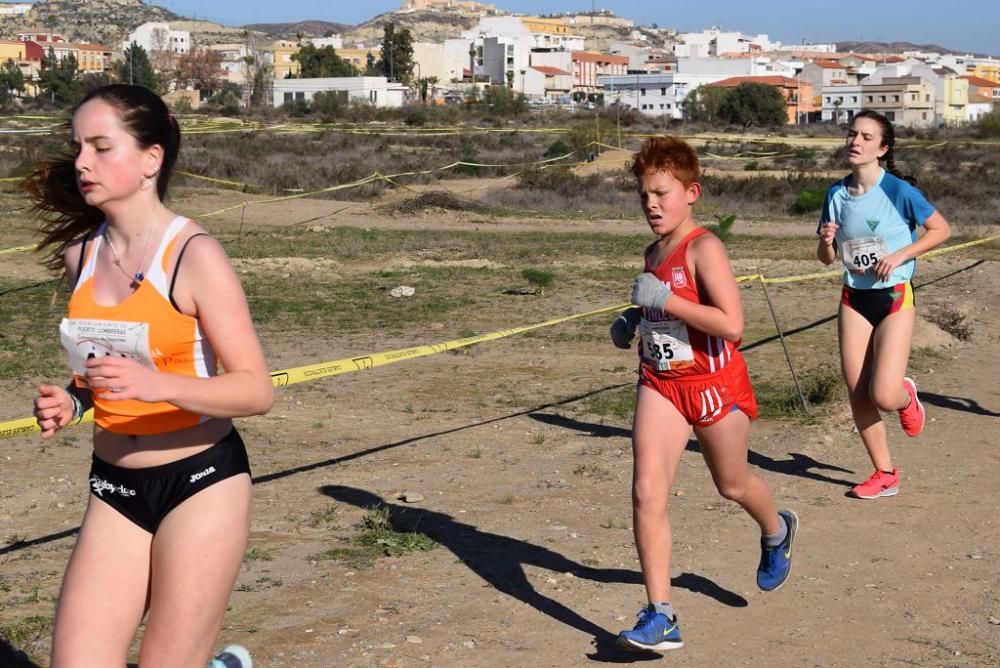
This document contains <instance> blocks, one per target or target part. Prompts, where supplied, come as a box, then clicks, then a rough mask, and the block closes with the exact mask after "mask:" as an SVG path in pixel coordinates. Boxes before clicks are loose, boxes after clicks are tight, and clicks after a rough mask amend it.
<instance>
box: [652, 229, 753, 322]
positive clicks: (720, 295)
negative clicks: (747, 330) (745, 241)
mask: <svg viewBox="0 0 1000 668" xmlns="http://www.w3.org/2000/svg"><path fill="white" fill-rule="evenodd" d="M688 256H689V258H690V262H691V266H692V268H693V269H694V272H693V273H694V277H695V281H696V283H697V284H698V288H699V292H700V293H701V295H702V300H703V302H704V303H702V304H695V303H694V302H690V301H688V300H686V299H680V298H671V299H668V300H667V303H666V308H665V309H664V310H665V311H666V312H667V313H669V314H670V315H673V316H675V317H677V318H680V319H681V320H683V321H684V322H686V323H687V324H688V325H690V326H692V327H694V328H695V329H699V330H701V331H703V332H705V333H706V334H712V335H714V336H721V337H722V338H724V339H726V340H728V341H737V340H739V339H740V338H741V337H742V336H743V301H742V299H740V290H739V286H738V285H737V284H736V277H735V276H733V269H732V267H730V266H729V258H728V256H727V255H726V247H725V246H723V245H722V242H721V241H719V239H718V237H715V236H712V235H707V234H706V235H704V236H702V237H701V238H699V239H697V240H696V241H695V242H693V243H692V244H691V247H690V250H689V251H688Z"/></svg>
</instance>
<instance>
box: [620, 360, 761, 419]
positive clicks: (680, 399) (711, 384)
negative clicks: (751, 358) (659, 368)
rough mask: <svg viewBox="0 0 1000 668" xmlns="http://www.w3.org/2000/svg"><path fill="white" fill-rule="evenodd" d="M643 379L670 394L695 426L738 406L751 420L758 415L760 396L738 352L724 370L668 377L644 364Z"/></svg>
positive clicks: (667, 395) (721, 416) (720, 416)
mask: <svg viewBox="0 0 1000 668" xmlns="http://www.w3.org/2000/svg"><path fill="white" fill-rule="evenodd" d="M639 383H640V384H642V385H645V386H647V387H649V388H650V389H653V390H656V391H657V392H659V393H660V394H662V395H663V396H664V397H666V399H667V400H668V401H670V403H672V404H673V405H674V406H676V407H677V410H678V411H680V413H681V415H683V416H684V418H685V419H686V420H687V421H688V424H690V425H692V426H695V427H707V426H709V425H713V424H715V423H716V422H718V421H719V420H721V419H722V418H724V417H726V416H727V415H729V413H731V412H732V411H735V410H739V411H743V412H744V413H746V415H747V417H749V418H750V419H751V420H756V419H757V398H756V397H754V394H753V386H752V385H751V384H750V374H749V373H748V372H747V365H746V362H745V361H744V360H743V356H742V355H740V354H739V353H738V352H737V353H734V354H733V359H732V361H731V362H730V363H729V364H727V365H726V366H725V368H723V369H722V370H721V371H717V372H716V373H711V374H703V375H698V376H672V377H667V378H664V377H663V376H661V375H660V374H658V373H657V372H656V371H654V370H653V369H651V368H650V367H648V366H647V365H645V364H641V365H640V366H639Z"/></svg>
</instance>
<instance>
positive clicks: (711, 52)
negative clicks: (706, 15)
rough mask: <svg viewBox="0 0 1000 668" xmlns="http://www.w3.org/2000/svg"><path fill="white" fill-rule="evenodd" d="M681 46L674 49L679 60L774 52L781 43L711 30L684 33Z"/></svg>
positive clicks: (754, 36) (763, 36) (680, 39)
mask: <svg viewBox="0 0 1000 668" xmlns="http://www.w3.org/2000/svg"><path fill="white" fill-rule="evenodd" d="M678 40H679V42H680V43H679V44H677V46H676V47H675V48H674V53H675V54H676V55H677V57H678V58H709V57H713V56H721V55H722V54H724V53H754V52H758V51H773V50H775V47H777V46H780V43H778V42H775V43H772V42H771V40H770V39H768V36H767V35H744V34H743V33H740V32H723V31H722V30H720V29H719V28H709V29H708V30H702V31H701V32H684V33H681V34H680V35H678Z"/></svg>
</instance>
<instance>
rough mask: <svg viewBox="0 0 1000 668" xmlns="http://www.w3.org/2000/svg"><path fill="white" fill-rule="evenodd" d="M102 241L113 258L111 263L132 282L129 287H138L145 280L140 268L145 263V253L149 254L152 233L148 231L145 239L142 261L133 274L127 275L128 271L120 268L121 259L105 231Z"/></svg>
mask: <svg viewBox="0 0 1000 668" xmlns="http://www.w3.org/2000/svg"><path fill="white" fill-rule="evenodd" d="M104 240H105V241H107V242H108V248H110V249H111V255H112V256H113V257H114V260H113V262H114V264H115V266H116V267H118V268H119V269H120V270H121V272H122V273H123V274H125V275H126V276H128V278H130V279H131V280H132V283H131V287H139V284H140V283H142V282H143V280H145V278H146V274H144V273H142V267H143V265H144V264H145V263H146V253H148V252H149V244H150V242H152V241H153V233H152V231H150V234H149V237H147V238H146V248H144V249H143V251H142V259H141V260H139V266H138V267H136V270H135V273H134V274H129V273H128V271H126V270H125V267H123V266H122V259H121V258H120V257H118V250H117V249H116V248H115V245H114V244H113V243H111V237H109V236H108V231H107V229H105V230H104Z"/></svg>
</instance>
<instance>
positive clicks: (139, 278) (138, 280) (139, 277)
mask: <svg viewBox="0 0 1000 668" xmlns="http://www.w3.org/2000/svg"><path fill="white" fill-rule="evenodd" d="M144 278H146V274H144V273H142V272H141V271H137V272H135V276H133V277H132V280H134V281H135V282H136V285H138V284H139V283H142V279H144Z"/></svg>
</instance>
